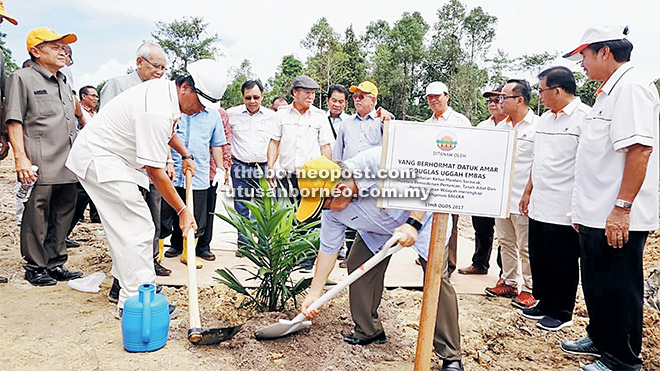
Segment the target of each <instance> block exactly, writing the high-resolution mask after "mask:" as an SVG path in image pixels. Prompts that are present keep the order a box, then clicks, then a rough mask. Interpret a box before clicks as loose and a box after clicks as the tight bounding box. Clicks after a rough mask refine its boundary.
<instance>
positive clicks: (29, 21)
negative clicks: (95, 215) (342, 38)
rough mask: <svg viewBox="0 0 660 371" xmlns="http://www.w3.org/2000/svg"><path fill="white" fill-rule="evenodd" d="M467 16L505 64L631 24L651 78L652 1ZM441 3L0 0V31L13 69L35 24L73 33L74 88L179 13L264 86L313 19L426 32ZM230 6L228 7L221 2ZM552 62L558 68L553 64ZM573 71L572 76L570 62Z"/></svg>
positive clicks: (511, 8)
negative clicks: (407, 23) (0, 0)
mask: <svg viewBox="0 0 660 371" xmlns="http://www.w3.org/2000/svg"><path fill="white" fill-rule="evenodd" d="M462 2H463V3H464V4H466V5H467V7H468V9H471V8H473V7H476V6H481V7H482V8H484V10H485V11H486V12H487V13H489V14H491V15H494V16H496V17H497V18H498V22H497V36H496V39H495V40H494V42H493V45H492V47H491V49H490V54H491V55H492V54H493V53H494V52H495V51H496V50H497V49H498V48H500V49H503V50H504V51H506V52H508V53H509V56H511V57H517V56H520V55H523V54H531V53H540V52H543V51H559V52H562V53H563V52H565V51H568V50H570V49H572V48H574V47H576V46H577V45H578V43H579V41H580V38H581V36H582V33H583V32H584V30H585V28H587V27H588V26H590V25H595V24H599V23H607V22H612V23H620V24H627V25H629V26H630V34H629V38H630V40H631V41H632V42H633V44H634V46H635V48H634V50H633V55H632V60H633V62H635V64H636V65H637V66H639V67H640V68H641V69H642V70H643V71H644V72H645V73H647V74H648V75H649V77H654V78H657V77H660V68H659V66H660V53H659V52H658V40H660V31H658V29H659V28H658V26H657V25H656V24H655V22H657V21H658V20H657V19H654V18H657V15H658V14H660V2H658V1H654V0H637V1H631V0H629V1H627V2H623V1H621V0H616V1H615V0H600V1H594V0H588V1H578V0H555V1H525V2H519V1H515V2H514V1H504V0H500V1H492V0H491V1H486V0H481V1H478V0H462ZM445 3H446V1H442V0H441V1H438V0H436V1H400V0H399V1H391V0H380V1H372V0H362V1H286V2H283V1H261V0H253V1H218V0H188V1H173V0H110V1H99V0H93V1H92V0H88V1H84V0H67V1H53V0H5V1H4V4H5V9H6V10H7V12H8V13H9V14H11V15H12V16H13V17H15V18H17V20H18V21H19V25H18V26H13V25H11V24H9V23H8V22H3V23H2V25H0V30H1V31H2V32H4V33H6V34H7V38H6V40H7V45H8V47H9V48H10V49H11V50H12V52H13V56H14V60H15V61H16V62H17V63H18V64H20V63H22V61H23V60H25V59H26V58H27V57H28V55H27V51H26V48H25V38H26V35H27V33H28V31H29V30H30V29H32V28H35V27H40V26H47V27H50V28H51V29H53V30H54V31H56V32H58V33H75V34H76V35H77V36H78V42H76V43H75V44H73V45H72V46H73V50H74V60H75V64H74V65H73V66H72V69H73V72H74V79H75V85H76V86H75V87H80V86H82V85H86V84H91V85H96V84H98V83H100V82H101V81H103V80H106V79H108V78H110V77H113V76H116V75H119V74H123V73H125V71H126V69H127V68H128V67H130V66H133V65H134V64H135V49H136V48H137V46H138V45H139V44H140V43H141V42H142V41H145V40H151V36H150V34H151V32H152V31H153V30H154V29H155V26H154V22H155V21H159V20H162V21H165V22H169V21H171V20H173V19H178V18H180V17H182V16H186V15H190V16H203V17H204V19H205V20H206V21H207V22H209V27H208V30H209V31H210V32H211V33H217V34H218V36H219V37H220V39H221V44H222V45H221V49H222V50H223V52H224V54H225V55H226V58H227V62H228V64H229V65H232V66H238V65H239V64H240V62H241V61H242V60H243V59H248V60H250V62H251V63H252V66H253V71H254V72H255V73H256V74H257V75H258V77H260V78H261V79H262V81H265V80H266V79H268V78H269V77H271V76H272V75H273V74H274V72H275V69H276V67H277V65H278V64H279V63H280V61H281V59H282V56H284V55H287V54H294V55H296V56H297V57H298V58H300V59H301V60H303V61H304V60H305V58H306V57H307V55H306V52H305V50H304V49H302V48H301V47H300V40H301V39H302V38H303V37H304V36H305V35H306V34H307V32H308V31H309V29H310V27H311V26H312V24H313V23H314V22H316V21H317V20H318V19H319V18H320V17H326V18H327V19H328V22H329V23H330V25H331V26H332V27H333V28H334V29H335V31H337V32H339V33H340V34H343V31H344V30H345V29H346V27H347V26H349V25H350V24H352V25H353V27H354V29H355V32H356V33H357V34H358V35H361V34H362V33H363V32H364V29H365V27H366V26H367V25H368V24H369V22H371V21H372V20H377V19H383V20H386V21H388V22H390V24H392V23H394V22H395V21H396V20H398V19H399V18H400V17H401V15H402V13H403V12H414V11H419V12H420V13H421V14H422V15H423V16H424V18H425V19H426V21H427V22H428V23H429V24H430V25H431V26H432V25H433V24H434V23H435V22H436V17H437V15H436V13H437V10H438V9H439V8H440V7H442V5H443V4H445ZM225 4H230V5H225ZM557 63H562V64H565V65H569V66H570V64H566V63H565V62H564V61H561V60H558V61H557ZM573 68H574V69H575V70H580V68H579V67H578V66H576V65H573Z"/></svg>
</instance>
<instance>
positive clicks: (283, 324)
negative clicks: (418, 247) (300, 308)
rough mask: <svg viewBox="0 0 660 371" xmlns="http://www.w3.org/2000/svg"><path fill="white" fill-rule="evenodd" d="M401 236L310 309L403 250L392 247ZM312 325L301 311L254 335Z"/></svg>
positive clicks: (273, 335) (274, 334)
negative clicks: (291, 317)
mask: <svg viewBox="0 0 660 371" xmlns="http://www.w3.org/2000/svg"><path fill="white" fill-rule="evenodd" d="M400 237H401V235H400V234H399V233H395V234H394V235H393V236H392V237H390V239H389V240H387V242H385V245H384V246H383V248H382V249H381V250H380V251H379V252H378V253H377V254H376V255H374V256H372V257H371V258H370V259H369V260H367V261H366V262H364V264H362V265H361V266H360V267H359V268H358V269H356V270H354V271H353V272H352V273H351V274H349V275H348V277H346V278H345V279H344V280H343V281H341V282H339V283H338V284H337V285H335V287H333V288H332V289H330V290H329V291H328V292H326V293H325V294H323V296H321V297H320V298H318V299H316V301H315V302H314V303H312V305H310V306H309V308H308V310H310V311H311V310H314V309H318V308H320V307H321V306H323V304H325V303H327V302H328V301H330V299H332V298H334V297H335V296H336V295H337V294H338V293H339V292H340V291H341V290H343V289H344V288H345V287H346V286H348V285H350V284H352V283H353V282H355V281H357V280H358V278H360V277H362V275H364V274H365V273H367V272H368V271H369V270H370V269H371V268H373V267H375V266H376V265H377V264H378V263H380V262H381V261H383V259H385V258H387V257H388V256H390V255H392V254H394V253H396V252H397V251H399V250H401V249H402V248H403V246H402V245H396V246H394V247H392V245H394V244H395V243H396V242H397V241H398V240H399V238H400ZM311 325H312V321H309V320H306V319H305V315H304V314H302V313H300V314H298V315H297V316H296V317H295V318H294V319H292V320H285V319H281V320H279V322H278V323H275V324H272V325H270V326H268V327H264V328H262V329H260V330H257V331H256V332H255V334H254V335H255V337H256V338H257V340H265V339H276V338H279V337H282V336H286V335H289V334H292V333H294V332H297V331H300V330H304V329H306V328H308V327H309V326H311Z"/></svg>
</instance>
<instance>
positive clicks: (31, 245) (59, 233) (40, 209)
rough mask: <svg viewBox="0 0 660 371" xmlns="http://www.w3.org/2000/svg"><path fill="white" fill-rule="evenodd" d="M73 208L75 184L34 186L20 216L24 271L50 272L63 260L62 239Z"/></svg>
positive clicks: (67, 227)
mask: <svg viewBox="0 0 660 371" xmlns="http://www.w3.org/2000/svg"><path fill="white" fill-rule="evenodd" d="M75 208H76V184H75V183H67V184H54V185H35V186H34V187H33V188H32V193H31V194H30V198H28V200H27V202H25V211H24V212H23V222H22V223H21V255H22V256H23V258H24V259H25V264H24V268H25V270H30V271H35V270H42V269H53V268H55V267H59V266H61V265H63V264H64V263H65V262H66V260H67V258H68V255H67V252H66V245H65V244H64V239H66V236H67V234H68V232H69V226H70V225H71V219H72V218H73V212H74V210H75Z"/></svg>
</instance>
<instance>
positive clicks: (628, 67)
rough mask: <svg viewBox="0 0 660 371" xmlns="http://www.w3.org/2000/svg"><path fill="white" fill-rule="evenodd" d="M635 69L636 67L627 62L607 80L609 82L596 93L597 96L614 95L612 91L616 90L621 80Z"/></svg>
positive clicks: (604, 83)
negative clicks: (601, 94)
mask: <svg viewBox="0 0 660 371" xmlns="http://www.w3.org/2000/svg"><path fill="white" fill-rule="evenodd" d="M633 68H634V66H633V65H632V64H631V63H630V62H626V63H624V64H622V65H621V66H619V68H617V69H616V71H614V73H613V74H612V75H611V76H610V77H608V78H607V80H605V81H603V83H602V84H601V85H600V87H599V88H598V90H597V91H596V96H598V94H600V93H605V94H607V95H610V94H612V90H614V87H615V86H616V84H617V83H618V82H619V80H621V78H622V77H623V75H624V74H626V73H627V72H628V71H630V70H631V69H633Z"/></svg>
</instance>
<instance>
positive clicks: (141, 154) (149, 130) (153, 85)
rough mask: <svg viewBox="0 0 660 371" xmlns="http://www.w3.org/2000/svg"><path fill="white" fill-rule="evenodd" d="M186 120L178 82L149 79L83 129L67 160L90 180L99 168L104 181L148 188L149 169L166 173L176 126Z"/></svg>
mask: <svg viewBox="0 0 660 371" xmlns="http://www.w3.org/2000/svg"><path fill="white" fill-rule="evenodd" d="M180 116H181V111H180V108H179V99H178V96H177V91H176V86H175V84H174V81H167V80H150V81H147V82H145V83H142V84H139V85H136V86H135V87H133V88H130V89H128V90H126V91H125V92H123V93H121V94H119V95H118V96H116V97H115V98H114V99H112V100H111V101H110V102H108V103H107V104H106V105H105V106H103V109H102V110H100V111H99V112H98V113H97V114H96V115H94V117H92V119H91V120H90V122H89V123H88V125H86V126H85V129H84V130H81V131H80V133H79V135H78V138H77V139H76V141H75V142H74V143H73V146H72V147H71V152H70V153H69V157H68V159H67V161H66V167H68V168H69V169H70V170H71V171H72V172H73V173H74V174H76V176H78V177H79V178H82V179H85V176H86V174H87V169H88V168H89V166H90V165H91V164H92V162H93V163H94V165H95V166H96V172H97V175H98V179H99V182H101V183H103V182H108V181H127V182H132V183H135V184H137V185H139V186H141V187H143V188H146V189H148V188H149V179H148V178H147V176H146V175H145V174H144V173H142V172H140V171H139V169H141V168H143V167H144V166H151V167H155V168H164V167H165V163H166V161H167V152H168V150H169V146H168V143H169V141H170V139H171V138H172V133H173V128H174V122H175V121H176V120H177V119H179V117H180Z"/></svg>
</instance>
